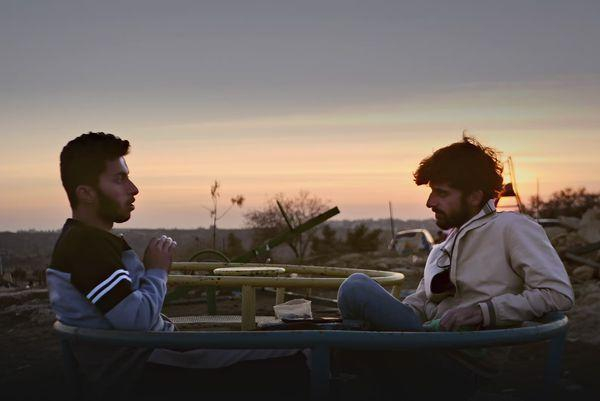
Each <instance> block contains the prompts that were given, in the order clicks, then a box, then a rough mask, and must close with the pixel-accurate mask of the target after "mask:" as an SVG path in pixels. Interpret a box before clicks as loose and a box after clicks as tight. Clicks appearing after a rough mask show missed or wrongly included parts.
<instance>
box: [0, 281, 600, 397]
mask: <svg viewBox="0 0 600 401" xmlns="http://www.w3.org/2000/svg"><path fill="white" fill-rule="evenodd" d="M582 285H583V284H582ZM585 285H586V286H587V287H586V290H587V292H585V291H583V290H582V291H583V292H582V291H577V288H579V287H576V292H577V293H581V294H583V295H581V297H582V299H584V298H583V297H584V295H585V294H588V293H589V288H588V287H590V285H591V286H592V287H593V288H592V290H594V289H596V288H597V287H600V285H598V284H597V283H596V284H589V283H585ZM594 285H595V287H594ZM594 293H596V292H595V291H594ZM321 295H329V296H331V295H332V294H331V293H330V294H321ZM593 295H594V294H593ZM594 296H595V295H594ZM273 303H274V294H273V293H268V292H264V291H258V292H257V314H258V315H272V306H273ZM584 304H585V305H584V306H589V305H588V304H589V302H588V303H586V302H584ZM240 308H241V299H240V298H239V296H237V294H236V293H235V292H233V293H228V294H225V296H224V295H223V294H221V296H220V297H219V302H218V313H219V314H239V311H240ZM313 311H314V313H315V315H317V316H333V315H335V314H336V308H335V307H331V306H322V305H319V304H318V303H316V304H315V303H313ZM164 312H165V313H166V314H167V315H169V316H188V315H198V314H206V312H207V310H206V305H205V304H188V305H169V306H166V307H165V308H164ZM596 312H597V310H595V311H593V313H594V314H596ZM578 313H579V314H578ZM53 320H54V316H53V314H52V312H51V311H50V309H49V305H48V300H47V294H46V292H45V291H44V290H27V291H21V292H15V291H3V292H0V332H1V334H2V335H1V336H0V355H1V356H2V357H1V358H0V399H2V400H38V399H39V400H42V399H43V400H54V399H56V400H59V399H64V398H65V397H64V386H65V382H64V378H63V373H62V363H61V355H60V350H59V346H58V341H57V339H56V337H55V336H54V334H53V333H52V329H51V324H52V322H53ZM590 321H591V320H589V319H587V318H586V315H585V314H583V315H582V314H581V312H580V311H579V312H575V313H574V314H573V316H572V318H571V325H572V329H573V330H572V333H571V334H570V335H569V339H568V341H567V344H566V349H565V354H564V361H563V376H562V379H561V383H560V390H559V391H558V392H555V393H554V396H555V397H556V398H555V399H564V400H598V399H600V380H598V362H599V361H600V345H598V342H597V341H598V337H599V336H600V327H597V325H593V326H591V327H590ZM596 322H597V316H596ZM189 328H194V327H193V326H192V327H189ZM215 328H217V327H213V329H215ZM183 329H185V328H183ZM229 329H232V330H233V329H235V327H229ZM590 331H591V332H590ZM545 351H546V348H545V344H534V345H527V346H519V347H515V348H514V349H513V351H512V352H511V354H510V355H511V356H510V360H509V362H508V363H507V366H506V368H505V370H504V372H505V373H504V374H502V375H501V376H500V377H497V378H495V379H493V380H491V381H489V382H486V383H483V384H482V386H481V389H480V391H479V392H478V393H477V394H476V395H475V396H474V398H473V400H475V401H479V400H507V401H508V400H530V399H538V396H539V385H540V384H541V381H542V373H543V363H544V356H545ZM363 384H364V383H357V382H352V381H351V382H350V383H349V384H348V386H349V387H348V388H351V389H352V392H353V394H352V397H350V398H351V399H362V397H363V396H364V399H369V393H368V391H369V390H368V388H366V387H364V386H363ZM361 386H362V387H361ZM361 391H362V393H361ZM341 394H344V393H343V392H342V393H341ZM360 394H362V396H361V395H360ZM347 395H348V393H346V396H344V397H343V399H348V398H349V397H348V396H347Z"/></svg>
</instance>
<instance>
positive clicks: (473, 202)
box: [467, 189, 483, 209]
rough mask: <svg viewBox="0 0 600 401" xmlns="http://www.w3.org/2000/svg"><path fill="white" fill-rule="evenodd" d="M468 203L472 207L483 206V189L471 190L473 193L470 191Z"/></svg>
mask: <svg viewBox="0 0 600 401" xmlns="http://www.w3.org/2000/svg"><path fill="white" fill-rule="evenodd" d="M467 203H468V204H469V205H470V206H471V207H473V208H475V209H479V208H480V207H481V204H482V203H483V191H482V190H481V189H476V190H474V191H471V193H469V196H467Z"/></svg>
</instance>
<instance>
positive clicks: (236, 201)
mask: <svg viewBox="0 0 600 401" xmlns="http://www.w3.org/2000/svg"><path fill="white" fill-rule="evenodd" d="M220 188H221V183H220V182H219V181H217V180H215V182H214V183H213V184H212V185H211V186H210V198H211V200H212V207H207V206H204V205H203V206H202V207H203V208H205V209H206V210H208V212H209V213H210V217H211V219H212V221H213V224H212V247H213V248H214V249H216V247H217V221H218V220H221V219H222V218H223V217H224V216H225V215H226V214H227V213H228V212H229V211H230V210H231V208H232V207H234V206H238V207H242V205H243V204H244V200H245V198H244V196H243V195H237V196H235V197H233V198H231V199H230V201H231V204H230V205H229V206H228V207H227V209H225V211H224V212H222V213H221V214H219V213H218V206H219V198H220V197H221V192H220V191H219V189H220Z"/></svg>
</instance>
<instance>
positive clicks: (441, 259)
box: [423, 199, 496, 302]
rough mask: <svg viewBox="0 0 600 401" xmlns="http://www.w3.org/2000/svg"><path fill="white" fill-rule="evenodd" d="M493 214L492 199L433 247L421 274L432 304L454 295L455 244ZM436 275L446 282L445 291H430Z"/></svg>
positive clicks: (494, 206)
mask: <svg viewBox="0 0 600 401" xmlns="http://www.w3.org/2000/svg"><path fill="white" fill-rule="evenodd" d="M495 212H496V205H495V202H494V200H493V199H490V200H488V201H487V202H486V203H485V204H484V205H483V207H482V208H481V210H480V211H479V213H477V214H476V215H475V216H473V217H472V218H471V219H469V221H467V222H466V223H464V224H463V225H462V226H460V227H459V228H458V229H454V230H453V231H452V232H451V233H450V235H448V238H447V239H446V241H444V242H443V243H441V244H439V245H437V246H435V247H433V249H432V250H431V252H430V254H429V257H428V258H427V263H426V265H425V271H424V274H423V276H424V280H425V293H426V295H427V298H428V299H430V300H432V301H434V302H439V301H441V300H442V299H444V298H446V297H448V296H450V295H453V294H454V291H455V290H456V289H455V287H454V285H452V283H451V278H450V273H451V270H452V269H451V267H452V264H453V262H454V263H456V262H455V261H456V257H454V256H455V255H454V249H455V246H456V243H457V242H458V240H459V239H460V238H461V237H462V236H464V235H465V234H466V233H467V232H469V231H470V230H473V229H474V228H477V227H480V226H482V225H484V224H485V223H486V222H487V221H488V220H489V219H488V217H489V216H492V215H493V214H494V213H495ZM438 275H442V276H441V277H445V278H444V280H443V281H444V282H447V283H448V285H447V287H446V289H445V290H442V292H435V293H434V292H433V291H432V283H433V281H434V279H436V276H438ZM436 280H438V279H436Z"/></svg>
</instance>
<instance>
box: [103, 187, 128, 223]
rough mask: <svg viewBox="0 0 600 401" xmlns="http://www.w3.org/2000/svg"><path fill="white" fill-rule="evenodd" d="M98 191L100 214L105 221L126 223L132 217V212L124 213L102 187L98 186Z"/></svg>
mask: <svg viewBox="0 0 600 401" xmlns="http://www.w3.org/2000/svg"><path fill="white" fill-rule="evenodd" d="M96 192H97V193H98V214H99V215H100V217H101V218H102V220H104V221H109V222H111V223H124V222H126V221H127V220H129V218H130V217H131V213H122V211H121V210H120V209H121V208H120V207H119V204H118V203H117V202H115V201H114V200H113V199H111V198H109V197H108V196H106V195H105V194H104V192H102V190H101V189H100V188H96Z"/></svg>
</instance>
